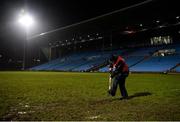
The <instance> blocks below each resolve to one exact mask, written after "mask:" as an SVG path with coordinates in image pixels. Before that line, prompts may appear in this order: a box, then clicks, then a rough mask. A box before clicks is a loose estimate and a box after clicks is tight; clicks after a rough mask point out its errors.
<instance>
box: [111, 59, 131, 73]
mask: <svg viewBox="0 0 180 122" xmlns="http://www.w3.org/2000/svg"><path fill="white" fill-rule="evenodd" d="M113 68H115V70H116V71H117V72H119V73H124V72H129V68H128V65H127V64H126V62H125V60H124V59H123V58H122V57H121V56H118V57H117V59H116V61H115V62H114V63H113Z"/></svg>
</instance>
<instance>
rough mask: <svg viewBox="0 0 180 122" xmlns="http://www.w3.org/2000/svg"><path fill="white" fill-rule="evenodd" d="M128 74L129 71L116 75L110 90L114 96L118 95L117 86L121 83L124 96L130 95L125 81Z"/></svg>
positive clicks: (120, 86)
mask: <svg viewBox="0 0 180 122" xmlns="http://www.w3.org/2000/svg"><path fill="white" fill-rule="evenodd" d="M128 74H129V73H123V74H118V75H117V76H115V77H114V79H113V84H112V86H111V90H110V93H111V95H112V96H115V95H116V91H117V87H118V85H119V88H120V92H121V95H122V97H128V93H127V90H126V87H125V81H126V77H127V76H128Z"/></svg>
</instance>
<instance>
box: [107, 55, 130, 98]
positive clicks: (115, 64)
mask: <svg viewBox="0 0 180 122" xmlns="http://www.w3.org/2000/svg"><path fill="white" fill-rule="evenodd" d="M109 63H110V73H111V78H112V79H113V83H112V86H111V89H110V90H109V91H108V93H109V94H110V95H112V96H115V94H116V90H117V86H118V85H119V88H120V92H121V95H122V98H120V99H127V98H128V93H127V90H126V87H125V81H126V78H127V77H128V75H129V68H128V65H127V64H126V62H125V60H124V59H123V58H122V57H121V56H116V55H112V56H111V58H110V60H109Z"/></svg>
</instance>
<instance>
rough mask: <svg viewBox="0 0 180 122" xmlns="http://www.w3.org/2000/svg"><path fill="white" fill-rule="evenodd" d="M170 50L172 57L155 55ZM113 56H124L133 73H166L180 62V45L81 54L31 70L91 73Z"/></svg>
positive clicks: (177, 68) (102, 69)
mask: <svg viewBox="0 0 180 122" xmlns="http://www.w3.org/2000/svg"><path fill="white" fill-rule="evenodd" d="M170 49H174V50H175V53H174V54H171V55H155V54H156V53H158V51H159V50H170ZM130 50H131V51H130ZM111 54H119V55H122V56H123V57H124V58H125V60H126V62H127V64H128V65H129V67H130V71H132V72H166V71H168V70H170V69H171V68H173V67H175V66H176V65H177V64H178V63H179V62H180V45H179V44H178V45H177V44H176V45H165V46H156V47H155V46H154V47H142V48H135V49H133V50H132V49H129V50H128V49H121V50H120V49H119V50H113V51H104V52H102V51H91V52H90V51H89V52H81V53H76V54H72V55H68V56H66V57H62V58H58V59H56V60H52V61H50V62H48V63H45V64H42V65H39V66H36V67H33V68H31V69H30V70H60V71H91V70H89V69H93V67H96V66H98V65H101V64H102V63H103V62H105V61H107V60H108V58H109V57H110V55H111ZM174 70H175V71H177V72H180V67H179V66H177V67H175V69H174ZM93 71H95V70H93ZM96 71H100V72H106V71H108V67H107V66H106V67H101V68H100V69H96Z"/></svg>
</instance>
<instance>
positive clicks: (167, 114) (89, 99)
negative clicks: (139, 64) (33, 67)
mask: <svg viewBox="0 0 180 122" xmlns="http://www.w3.org/2000/svg"><path fill="white" fill-rule="evenodd" d="M126 85H127V90H128V93H129V96H130V99H128V100H119V98H120V92H119V89H118V92H117V94H116V97H110V96H108V95H107V89H108V74H107V73H60V72H0V120H103V121H105V120H180V75H178V74H176V75H166V74H130V75H129V77H128V79H127V84H126Z"/></svg>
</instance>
